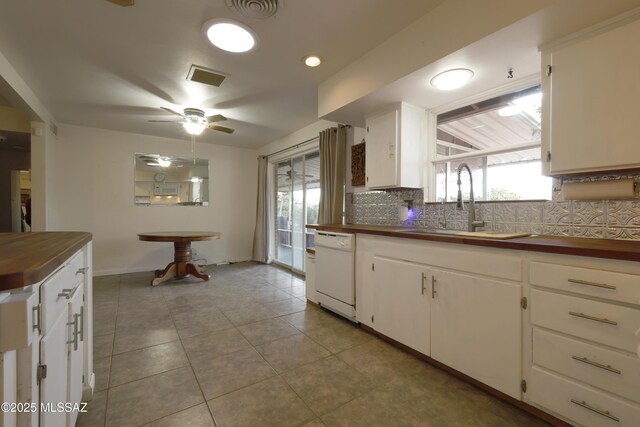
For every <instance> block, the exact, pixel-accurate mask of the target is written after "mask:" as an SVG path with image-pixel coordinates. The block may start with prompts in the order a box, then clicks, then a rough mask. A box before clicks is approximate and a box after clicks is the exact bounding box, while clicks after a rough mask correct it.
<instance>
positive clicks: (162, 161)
mask: <svg viewBox="0 0 640 427" xmlns="http://www.w3.org/2000/svg"><path fill="white" fill-rule="evenodd" d="M158 164H159V165H160V167H163V168H168V167H169V166H171V160H169V159H163V158H160V159H158Z"/></svg>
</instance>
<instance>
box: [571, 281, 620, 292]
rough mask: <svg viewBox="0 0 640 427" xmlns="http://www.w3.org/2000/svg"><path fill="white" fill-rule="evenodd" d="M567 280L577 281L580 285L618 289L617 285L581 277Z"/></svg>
mask: <svg viewBox="0 0 640 427" xmlns="http://www.w3.org/2000/svg"><path fill="white" fill-rule="evenodd" d="M567 281H568V282H569V283H576V284H578V285H585V286H594V287H596V288H604V289H613V290H615V289H618V288H617V287H615V286H613V285H607V284H606V283H598V282H588V281H586V280H580V279H569V280H567Z"/></svg>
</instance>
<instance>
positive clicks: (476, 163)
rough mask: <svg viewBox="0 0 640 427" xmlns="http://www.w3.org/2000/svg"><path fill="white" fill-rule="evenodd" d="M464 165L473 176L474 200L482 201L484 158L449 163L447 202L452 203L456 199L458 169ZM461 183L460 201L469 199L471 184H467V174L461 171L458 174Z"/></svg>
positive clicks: (464, 170)
mask: <svg viewBox="0 0 640 427" xmlns="http://www.w3.org/2000/svg"><path fill="white" fill-rule="evenodd" d="M463 163H466V164H467V165H468V166H469V168H470V169H471V173H472V174H473V195H474V198H475V200H484V174H485V173H484V164H485V158H483V157H482V158H477V159H465V160H457V161H452V162H449V173H448V176H447V192H448V194H447V201H450V202H453V201H456V200H457V199H458V167H459V166H460V165H461V164H463ZM460 181H461V182H462V185H461V187H460V188H461V190H462V199H463V200H469V199H470V193H471V191H470V189H471V184H470V183H469V173H468V172H467V169H466V168H465V169H463V170H462V173H461V174H460Z"/></svg>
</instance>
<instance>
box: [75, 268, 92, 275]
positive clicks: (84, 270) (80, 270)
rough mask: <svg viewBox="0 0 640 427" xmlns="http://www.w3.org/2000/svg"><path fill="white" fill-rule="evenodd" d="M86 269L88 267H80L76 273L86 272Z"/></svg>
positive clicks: (87, 269)
mask: <svg viewBox="0 0 640 427" xmlns="http://www.w3.org/2000/svg"><path fill="white" fill-rule="evenodd" d="M87 271H89V267H82V268H79V269H78V271H76V274H87Z"/></svg>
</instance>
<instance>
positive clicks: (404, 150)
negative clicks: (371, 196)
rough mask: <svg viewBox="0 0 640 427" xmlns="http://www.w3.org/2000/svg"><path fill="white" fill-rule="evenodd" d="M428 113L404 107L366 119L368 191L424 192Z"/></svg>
mask: <svg viewBox="0 0 640 427" xmlns="http://www.w3.org/2000/svg"><path fill="white" fill-rule="evenodd" d="M424 121H425V110H424V109H422V108H418V107H415V106H413V105H409V104H405V103H401V104H397V105H394V106H392V107H389V108H387V109H385V110H382V111H379V112H377V113H375V114H372V115H370V116H368V117H366V131H367V137H366V141H367V146H366V173H367V180H366V181H367V182H366V185H367V187H368V188H395V187H406V188H421V187H422V185H423V182H422V174H423V172H422V166H423V165H422V152H423V151H422V147H423V146H424V138H423V135H424V132H423V128H424Z"/></svg>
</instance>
